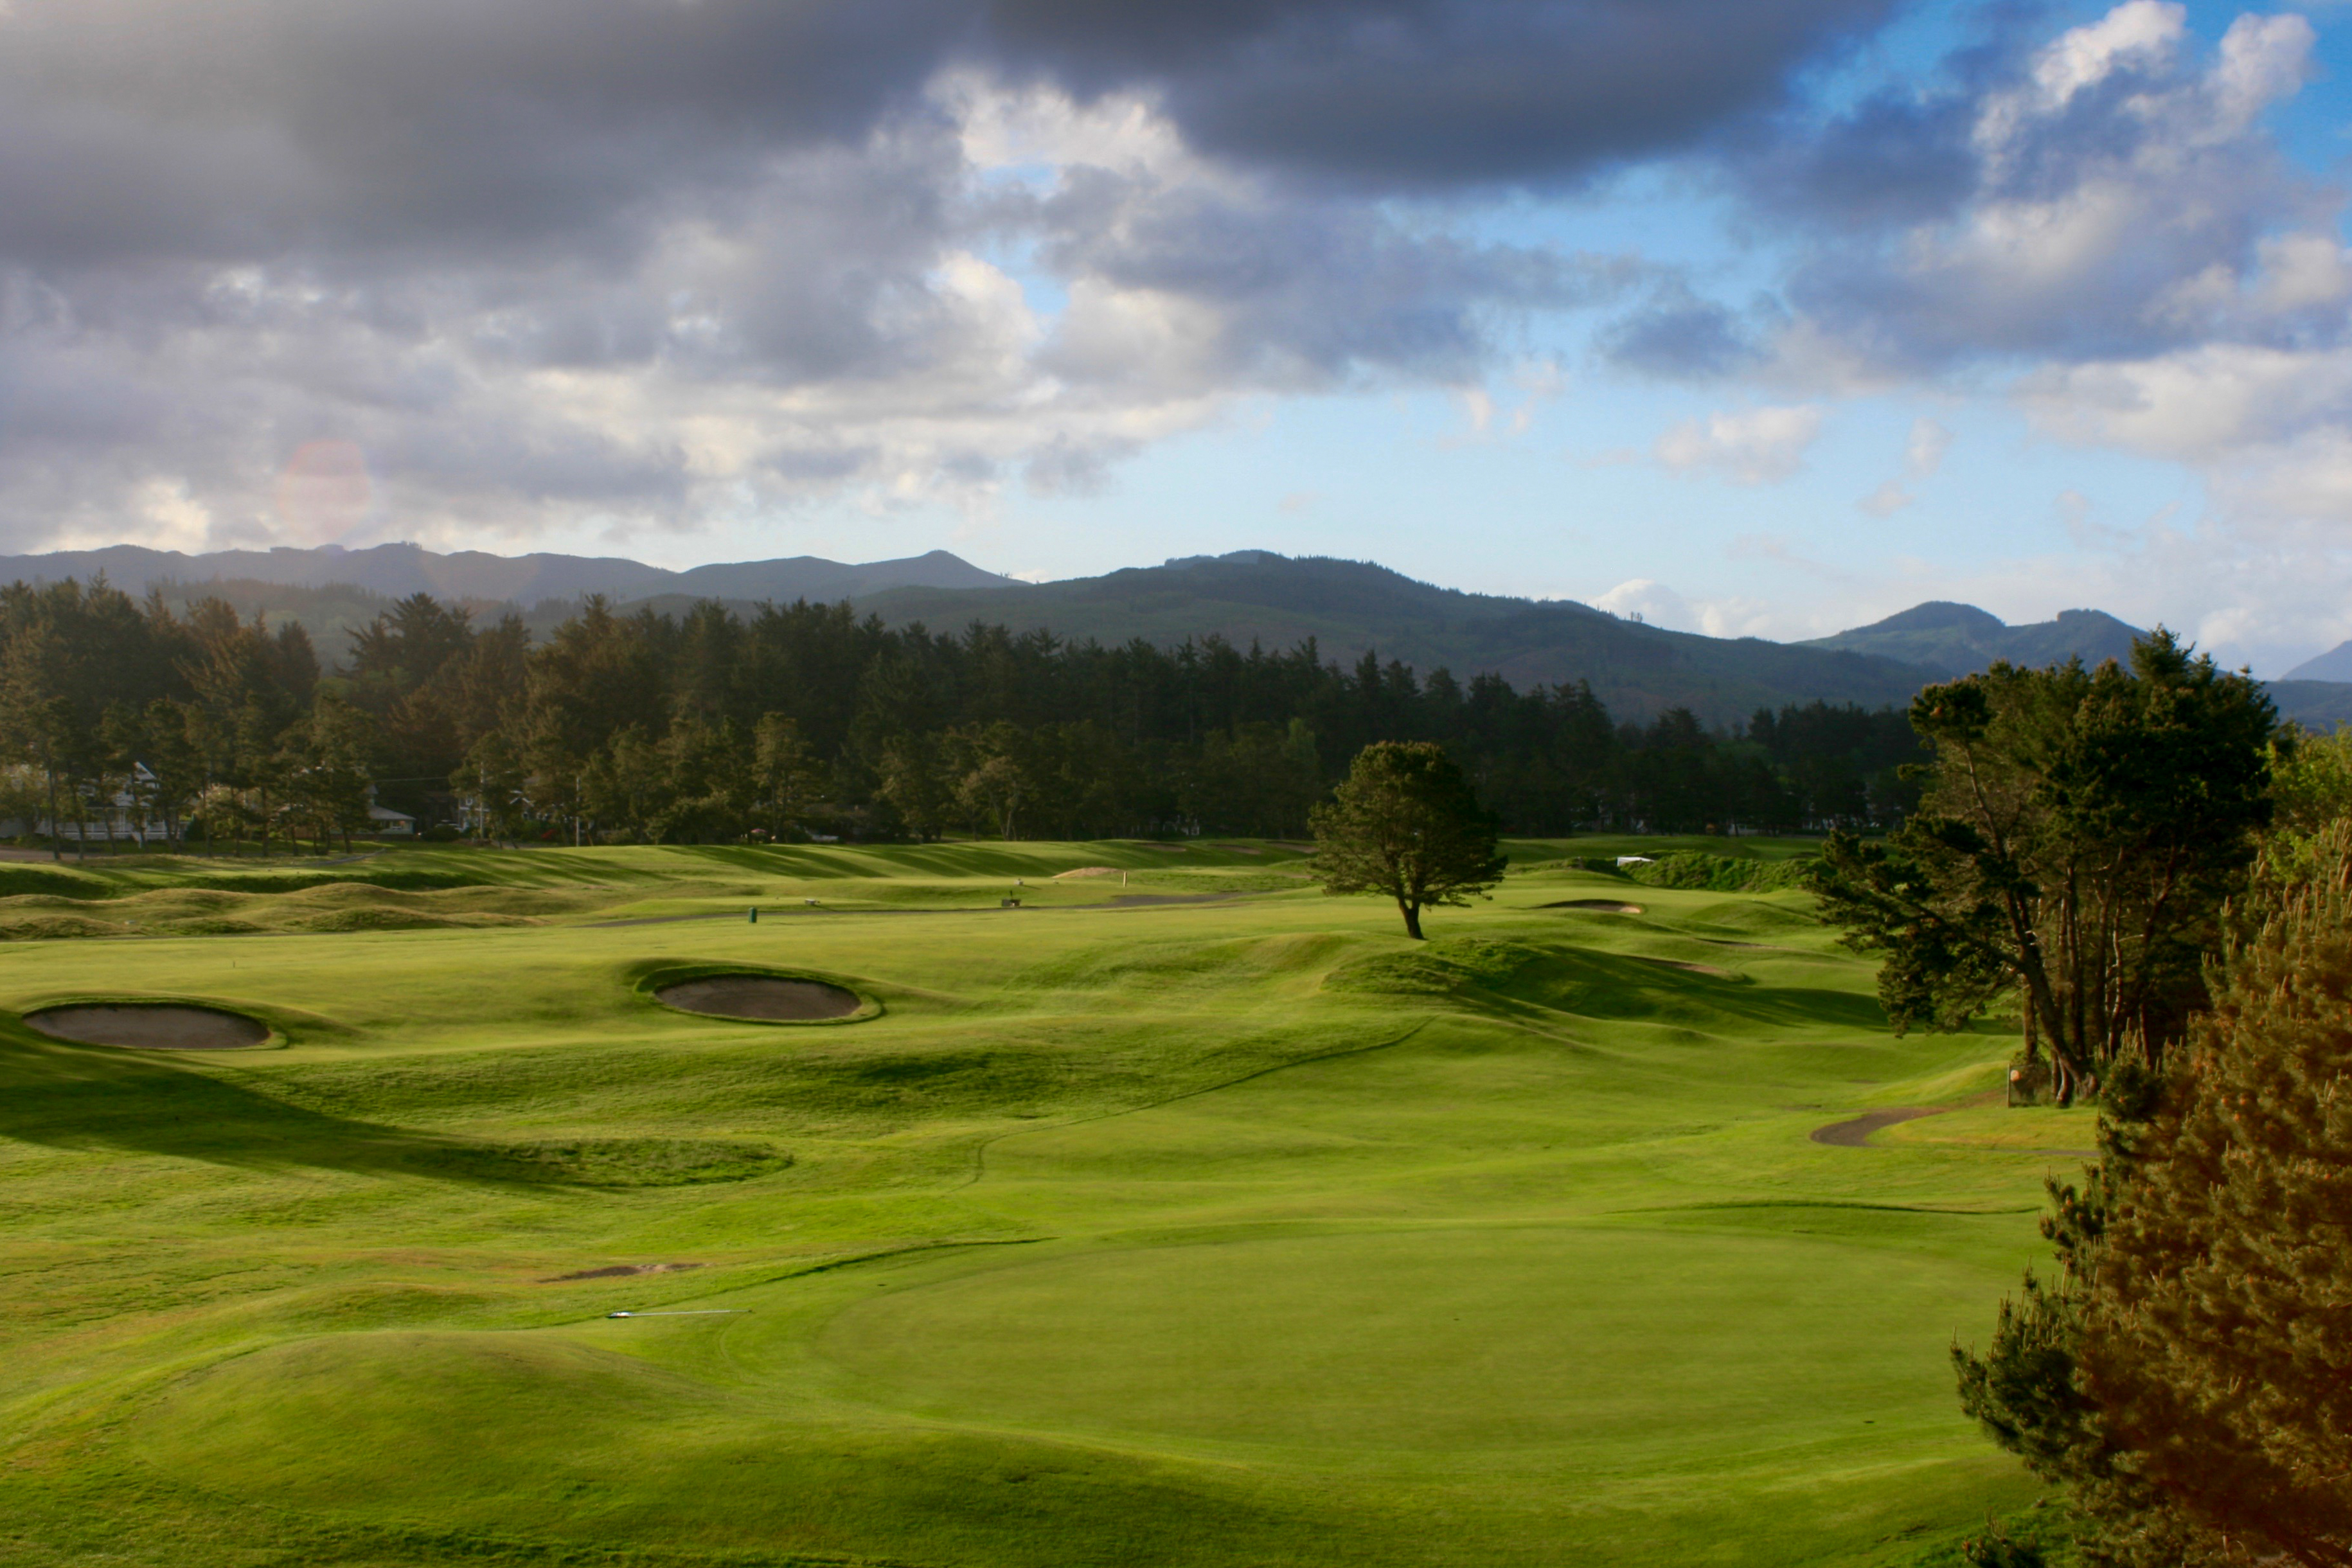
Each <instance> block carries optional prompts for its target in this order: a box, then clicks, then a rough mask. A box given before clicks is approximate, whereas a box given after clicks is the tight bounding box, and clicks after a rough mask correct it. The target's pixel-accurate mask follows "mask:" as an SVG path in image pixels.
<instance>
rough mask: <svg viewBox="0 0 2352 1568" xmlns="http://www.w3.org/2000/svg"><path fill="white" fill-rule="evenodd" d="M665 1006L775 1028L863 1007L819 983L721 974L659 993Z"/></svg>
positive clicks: (843, 1014) (846, 994)
mask: <svg viewBox="0 0 2352 1568" xmlns="http://www.w3.org/2000/svg"><path fill="white" fill-rule="evenodd" d="M654 994H655V995H656V997H658V998H659V999H660V1001H661V1004H662V1005H664V1006H666V1007H675V1008H677V1010H678V1011H679V1012H681V1013H706V1014H709V1016H712V1017H715V1018H758V1019H761V1020H762V1021H763V1022H770V1023H806V1022H809V1021H810V1020H813V1019H817V1018H846V1017H848V1016H850V1015H851V1014H852V1013H855V1012H856V1011H857V1009H858V1007H859V1006H860V1005H862V1004H860V1003H859V1001H858V999H857V994H856V992H854V991H845V990H843V989H842V988H841V987H840V986H838V985H827V984H824V982H823V981H819V980H782V979H778V978H776V977H774V976H772V975H766V974H719V975H713V976H711V977H710V978H709V979H707V980H686V981H680V982H679V983H678V984H676V985H665V986H663V987H662V988H661V989H660V990H659V991H656V992H655V993H654Z"/></svg>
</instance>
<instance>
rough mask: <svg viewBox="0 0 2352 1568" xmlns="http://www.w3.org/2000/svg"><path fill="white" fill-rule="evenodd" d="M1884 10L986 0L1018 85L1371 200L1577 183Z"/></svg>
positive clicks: (1710, 116)
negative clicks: (1094, 100)
mask: <svg viewBox="0 0 2352 1568" xmlns="http://www.w3.org/2000/svg"><path fill="white" fill-rule="evenodd" d="M1890 8H1891V6H1890V5H1889V4H1888V3H1887V0H1780V3H1776V4H1770V5H1759V4H1752V3H1751V4H1737V3H1734V4H1724V3H1722V0H1521V3H1518V4H1494V3H1485V4H1480V3H1470V0H1212V3H1207V4H1201V3H1192V0H1129V3H1127V4H1122V5H1097V4H1091V3H1089V0H997V3H996V4H995V5H992V8H991V18H990V19H991V23H992V27H991V35H990V36H991V37H992V40H993V43H994V47H996V48H997V49H998V50H1000V51H1001V52H1002V56H1003V58H1004V59H1005V60H1006V62H1007V63H1008V64H1009V65H1010V66H1012V67H1013V68H1016V69H1018V68H1034V69H1042V70H1045V71H1049V72H1052V73H1054V74H1055V75H1056V76H1057V77H1058V78H1059V79H1062V80H1064V81H1065V82H1066V83H1068V84H1070V85H1072V86H1074V87H1076V88H1077V89H1081V90H1103V89H1111V88H1118V87H1130V86H1135V85H1139V84H1144V85H1150V86H1154V87H1157V88H1159V89H1161V90H1162V91H1163V92H1164V93H1165V94H1166V102H1167V105H1168V108H1169V110H1170V112H1171V114H1172V115H1173V116H1174V118H1175V120H1176V121H1177V123H1179V124H1180V125H1181V126H1182V127H1183V129H1184V132H1185V133H1186V136H1187V138H1188V139H1189V140H1190V141H1191V142H1193V143H1194V144H1195V145H1197V146H1199V147H1201V148H1202V149H1204V150H1206V151H1209V152H1212V153H1219V154H1223V155H1224V156H1227V157H1230V158H1234V159H1236V160H1239V161H1242V162H1244V163H1250V164H1254V165H1258V166H1262V167H1270V168H1277V169H1283V170H1287V171H1293V172H1297V173H1301V174H1311V175H1318V176H1327V177H1333V178H1337V179H1339V180H1342V181H1345V182H1348V183H1349V184H1358V185H1362V186H1368V187H1372V188H1378V189H1433V188H1445V187H1450V186H1455V185H1460V184H1494V183H1506V182H1528V183H1534V184H1550V183H1553V182H1557V181H1560V180H1566V179H1574V178H1576V177H1578V176H1580V175H1582V174H1587V173H1589V172H1591V170H1593V169H1594V168H1596V167H1598V166H1600V165H1602V164H1604V163H1609V162H1611V161H1612V160H1618V159H1625V158H1632V157H1638V156H1643V155H1648V154H1654V153H1661V152H1665V151H1671V150H1674V149H1678V148H1682V147H1685V146H1688V145H1690V144H1692V143H1694V142H1697V141H1698V140H1700V139H1701V138H1702V137H1704V136H1705V135H1706V133H1707V132H1709V131H1711V130H1713V129H1715V128H1717V127H1718V126H1721V125H1722V124H1724V123H1725V122H1726V121H1727V120H1729V119H1731V118H1733V117H1735V116H1737V115H1739V114H1742V113H1744V112H1746V111H1748V110H1754V109H1757V108H1759V107H1761V106H1765V105H1769V104H1770V103H1773V102H1774V101H1776V100H1778V99H1779V98H1780V94H1781V92H1782V90H1783V89H1784V88H1785V87H1786V85H1787V82H1788V79H1789V77H1790V73H1791V71H1792V70H1793V69H1795V68H1797V67H1799V66H1801V65H1802V64H1804V63H1806V62H1807V61H1809V60H1811V59H1812V58H1815V57H1816V56H1817V55H1819V54H1820V53H1821V52H1822V49H1823V48H1824V47H1828V46H1830V45H1832V44H1833V43H1834V42H1836V41H1838V40H1839V39H1841V38H1843V37H1846V36H1848V35H1850V34H1852V33H1853V32H1855V31H1857V30H1859V29H1861V28H1864V27H1866V26H1871V25H1873V24H1874V23H1875V22H1876V21H1877V20H1879V19H1880V18H1881V17H1882V16H1884V15H1885V13H1886V12H1887V11H1888V10H1889V9H1890Z"/></svg>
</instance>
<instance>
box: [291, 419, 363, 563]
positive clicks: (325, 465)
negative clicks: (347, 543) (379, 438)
mask: <svg viewBox="0 0 2352 1568" xmlns="http://www.w3.org/2000/svg"><path fill="white" fill-rule="evenodd" d="M373 500H375V487H374V485H373V482H371V481H370V479H368V467H367V454H365V453H364V452H362V451H361V450H360V449H359V447H357V446H355V445H353V444H352V442H349V441H334V440H326V441H306V442H304V443H303V444H302V445H301V446H299V447H296V448H295V449H294V455H293V456H292V457H291V458H288V459H287V460H286V467H285V468H283V469H282V470H280V471H279V473H278V522H279V523H280V524H281V525H282V526H283V527H284V528H285V530H286V532H287V535H288V539H289V542H292V543H296V544H310V545H318V544H332V543H335V542H338V541H340V540H341V538H342V537H343V536H344V535H345V534H347V533H349V532H351V531H352V530H353V529H355V528H357V527H358V526H359V525H360V523H361V522H362V521H363V520H364V519H365V518H366V516H367V512H368V508H369V506H370V505H371V504H372V503H373Z"/></svg>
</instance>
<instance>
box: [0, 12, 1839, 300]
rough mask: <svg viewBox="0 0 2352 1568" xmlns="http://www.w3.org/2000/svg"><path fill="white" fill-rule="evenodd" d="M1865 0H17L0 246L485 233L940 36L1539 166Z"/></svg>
mask: <svg viewBox="0 0 2352 1568" xmlns="http://www.w3.org/2000/svg"><path fill="white" fill-rule="evenodd" d="M1885 4H1886V0H1791V3H1781V4H1774V5H1755V4H1752V3H1743V0H1286V3H1275V0H1262V3H1253V4H1242V3H1234V0H1228V3H1223V4H1219V3H1205V4H1198V3H1196V4H1184V5H1177V4H1172V3H1168V0H1131V3H1127V4H1120V5H1100V4H1094V3H1091V0H1089V3H1086V4H1079V3H1076V0H1000V3H998V4H995V5H986V4H983V3H982V0H854V3H852V0H834V3H827V4H797V5H780V4H776V3H774V0H500V3H499V4H496V5H483V4H480V3H479V0H400V3H398V4H394V3H391V0H204V3H194V0H19V3H18V4H17V5H15V6H13V7H12V8H11V10H10V11H9V13H8V14H7V16H6V18H5V21H0V37H5V47H0V254H6V255H10V256H15V257H17V258H25V259H29V260H35V261H39V262H47V263H57V262H66V263H71V262H76V261H85V260H89V259H93V258H107V257H121V256H126V255H133V256H135V255H152V254H193V255H203V256H210V257H215V258H226V257H241V256H243V257H249V256H257V255H268V254H275V253H278V252H283V251H289V250H301V251H315V250H318V249H320V248H325V249H330V250H331V249H334V248H337V247H344V246H362V247H370V248H386V249H392V250H395V251H396V250H404V249H432V248H436V247H499V246H501V245H506V244H511V243H516V242H530V241H533V240H539V239H544V238H546V237H551V236H556V237H562V238H563V239H564V240H565V241H566V243H570V244H578V243H581V236H582V235H583V232H588V233H593V234H596V235H598V236H600V237H601V241H602V243H605V244H610V245H614V246H620V247H626V245H627V244H628V243H629V242H630V240H631V239H632V237H633V236H634V235H635V234H636V233H637V232H638V226H640V225H641V224H642V223H643V222H644V221H645V220H646V216H648V214H649V213H651V212H657V211H659V210H661V209H663V208H665V207H667V206H671V205H676V204H677V203H679V202H680V201H682V200H685V199H688V198H689V197H691V196H692V195H695V194H697V193H700V192H704V191H708V190H711V189H714V188H715V189H719V190H729V189H735V188H740V186H741V184H743V183H744V182H747V181H749V180H751V179H753V178H754V177H756V175H757V174H758V172H759V171H760V169H761V167H762V166H763V165H764V163H765V162H766V160H767V159H768V158H769V157H771V156H772V155H773V154H774V153H777V152H778V151H780V150H784V149H792V148H799V147H805V146H809V145H812V144H815V143H820V142H835V143H838V144H845V145H854V144H856V143H857V142H860V141H862V140H863V139H864V138H865V137H866V135H867V134H868V133H869V132H871V131H872V130H873V128H874V127H875V126H876V125H877V123H878V122H879V121H880V120H881V119H882V118H883V117H884V116H886V115H887V114H888V113H890V112H891V111H893V110H903V109H906V108H907V107H908V105H909V104H910V103H911V102H912V101H913V100H914V99H915V96H916V95H917V94H918V92H919V89H920V88H921V87H922V86H923V84H924V83H925V82H926V81H927V80H928V79H930V78H931V77H932V76H933V74H934V73H935V72H936V71H937V70H938V69H940V68H941V67H942V66H944V65H947V64H951V63H954V62H956V61H959V60H967V61H968V60H979V61H985V62H988V63H991V64H993V65H995V66H998V67H1001V68H1004V69H1006V70H1008V71H1010V72H1012V73H1013V74H1015V75H1025V76H1045V77H1049V78H1053V79H1058V80H1061V81H1063V82H1065V83H1066V85H1069V86H1070V87H1072V88H1073V89H1076V90H1078V91H1080V92H1081V93H1095V92H1101V91H1107V90H1112V89H1150V90H1154V91H1157V92H1159V93H1161V94H1163V95H1164V100H1165V103H1166V105H1167V107H1168V109H1169V110H1170V112H1171V113H1172V114H1173V116H1174V117H1175V119H1176V121H1177V122H1178V123H1179V124H1180V125H1181V127H1182V129H1183V130H1184V132H1186V134H1187V136H1188V138H1189V139H1190V140H1192V142H1194V143H1195V144H1196V145H1198V146H1199V147H1201V148H1202V149H1203V150H1206V151H1208V152H1211V153H1218V154H1222V155H1224V156H1227V157H1230V158H1233V159H1235V160H1238V161H1239V162H1241V163H1244V164H1248V165H1252V166H1258V167H1265V168H1277V169H1286V170H1296V171H1302V172H1307V173H1310V174H1328V175H1338V176H1342V177H1345V178H1347V179H1349V180H1350V181H1353V182H1358V183H1361V184H1370V185H1375V186H1383V187H1389V186H1394V187H1401V188H1423V187H1429V186H1443V185H1446V184H1455V183H1465V182H1467V183H1487V182H1495V181H1511V180H1531V181H1538V182H1540V181H1549V180H1552V179H1556V178H1560V177H1566V176H1573V175H1575V174H1580V173H1582V172H1584V171H1586V170H1589V169H1590V168H1591V167H1593V166H1594V165H1595V164H1596V163H1601V162H1603V161H1605V160H1609V159H1612V158H1624V157H1633V156H1638V155H1642V154H1644V153H1654V152H1657V151H1660V150H1662V149H1665V148H1670V147H1675V146H1679V145H1683V144H1685V143H1686V142H1690V141H1691V140H1692V139H1693V138H1695V137H1696V136H1698V135H1700V134H1702V133H1703V132H1706V130H1707V129H1708V128H1709V127H1711V126H1715V125H1717V124H1719V123H1721V122H1722V121H1724V120H1725V119H1726V118H1727V116H1730V115H1733V114H1737V113H1739V112H1742V111H1744V110H1748V109H1751V108H1753V107H1755V106H1757V105H1759V104H1763V103H1768V102H1769V101H1771V100H1774V99H1775V98H1776V97H1777V96H1778V95H1779V93H1780V89H1781V88H1782V85H1783V84H1784V82H1785V80H1786V79H1787V78H1788V75H1789V73H1790V71H1791V70H1792V69H1793V68H1796V67H1797V66H1799V65H1801V64H1802V63H1803V62H1805V61H1806V60H1808V59H1809V58H1812V57H1813V56H1814V55H1815V54H1816V53H1817V52H1818V51H1820V50H1821V49H1822V47H1824V46H1825V45H1826V44H1828V43H1829V42H1831V41H1832V40H1834V39H1835V38H1837V37H1840V36H1842V35H1843V34H1844V33H1846V32H1848V31H1850V30H1852V29H1853V28H1855V27H1857V26H1864V25H1866V24H1867V23H1869V22H1870V21H1872V20H1874V18H1875V17H1876V16H1878V15H1879V14H1880V13H1881V12H1882V11H1883V10H1884V9H1885Z"/></svg>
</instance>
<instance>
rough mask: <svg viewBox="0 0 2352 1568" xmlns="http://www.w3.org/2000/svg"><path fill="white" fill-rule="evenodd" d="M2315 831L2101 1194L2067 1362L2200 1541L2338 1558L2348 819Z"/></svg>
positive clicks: (2351, 1134)
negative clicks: (2293, 878) (2101, 1209)
mask: <svg viewBox="0 0 2352 1568" xmlns="http://www.w3.org/2000/svg"><path fill="white" fill-rule="evenodd" d="M2321 847H2322V848H2323V850H2324V852H2325V858H2326V866H2327V869H2326V875H2325V876H2324V877H2323V878H2321V879H2317V880H2315V881H2313V882H2310V883H2306V884H2305V885H2303V886H2301V887H2298V888H2292V889H2279V890H2278V891H2277V892H2276V893H2275V894H2274V895H2273V897H2272V898H2271V899H2270V900H2267V907H2266V908H2264V909H2263V910H2260V911H2259V914H2258V917H2257V918H2258V920H2259V924H2258V925H2257V926H2256V928H2255V929H2254V931H2253V932H2252V935H2251V937H2249V938H2248V939H2247V940H2246V941H2244V942H2243V943H2242V945H2241V946H2239V947H2238V949H2237V951H2236V952H2233V953H2232V954H2231V956H2230V959H2229V961H2228V965H2227V980H2226V983H2225V984H2223V986H2222V987H2221V994H2219V995H2218V996H2217V997H2215V999H2214V1005H2213V1009H2212V1011H2211V1012H2210V1014H2208V1015H2206V1016H2203V1017H2202V1018H2200V1020H2199V1022H2198V1025H2197V1026H2196V1028H2195V1030H2194V1032H2193V1033H2192V1035H2191V1037H2190V1041H2189V1044H2190V1047H2191V1048H2190V1053H2189V1058H2188V1060H2187V1062H2186V1063H2185V1064H2184V1066H2183V1068H2182V1070H2181V1071H2180V1072H2179V1075H2178V1078H2177V1080H2176V1081H2175V1083H2174V1084H2173V1086H2172V1089H2171V1093H2170V1096H2169V1099H2170V1106H2169V1108H2168V1110H2167V1111H2166V1112H2165V1113H2164V1114H2162V1115H2160V1116H2158V1118H2157V1120H2156V1121H2155V1122H2154V1124H2153V1125H2152V1126H2151V1128H2150V1129H2149V1131H2148V1134H2147V1138H2146V1139H2145V1140H2144V1142H2143V1143H2142V1146H2141V1147H2140V1149H2139V1151H2138V1156H2137V1160H2136V1161H2135V1163H2134V1164H2133V1167H2132V1169H2131V1172H2130V1174H2129V1176H2128V1178H2127V1179H2126V1181H2125V1182H2124V1183H2123V1184H2122V1185H2121V1189H2120V1191H2119V1192H2118V1193H2117V1194H2116V1202H2115V1205H2114V1213H2113V1216H2112V1218H2111V1219H2110V1220H2109V1222H2108V1225H2107V1226H2106V1233H2105V1239H2104V1242H2103V1245H2102V1246H2101V1247H2100V1249H2099V1255H2098V1258H2097V1260H2096V1265H2095V1268H2094V1270H2093V1271H2092V1274H2091V1285H2092V1289H2091V1290H2090V1293H2089V1300H2088V1303H2087V1309H2086V1311H2085V1314H2084V1335H2083V1353H2082V1363H2083V1368H2084V1378H2083V1380H2082V1381H2083V1384H2084V1387H2085V1388H2086V1389H2087V1391H2088V1392H2089V1394H2091V1396H2092V1397H2093V1398H2095V1400H2096V1401H2097V1403H2098V1405H2099V1407H2100V1409H2101V1412H2102V1418H2103V1421H2104V1423H2105V1427H2106V1429H2107V1431H2108V1432H2109V1433H2110V1434H2111V1438H2110V1440H2111V1442H2112V1443H2113V1444H2114V1445H2115V1446H2116V1447H2117V1448H2119V1449H2120V1450H2122V1451H2123V1452H2125V1453H2127V1454H2128V1456H2129V1465H2128V1470H2129V1474H2130V1477H2131V1479H2132V1482H2133V1483H2134V1489H2136V1490H2138V1491H2142V1492H2145V1493H2146V1494H2148V1495H2150V1496H2152V1497H2153V1498H2154V1499H2155V1500H2157V1501H2158V1503H2159V1504H2160V1505H2161V1510H2162V1511H2164V1512H2168V1513H2172V1514H2177V1515H2179V1516H2180V1517H2181V1518H2182V1519H2183V1520H2185V1521H2188V1522H2189V1524H2190V1525H2191V1526H2193V1527H2194V1530H2195V1531H2196V1532H2197V1533H2198V1535H2199V1536H2200V1538H2201V1539H2203V1540H2204V1541H2205V1542H2206V1543H2207V1544H2208V1548H2209V1550H2217V1549H2220V1548H2221V1547H2223V1546H2224V1545H2225V1544H2227V1543H2238V1546H2239V1550H2238V1551H2237V1552H2235V1553H2233V1554H2232V1557H2233V1558H2234V1560H2236V1561H2248V1560H2252V1559H2259V1558H2261V1557H2264V1556H2269V1555H2273V1554H2284V1556H2286V1557H2288V1558H2291V1559H2293V1560H2294V1561H2295V1562H2297V1563H2305V1564H2310V1565H2311V1568H2322V1565H2329V1568H2336V1565H2341V1564H2346V1563H2352V825H2346V824H2342V823H2339V824H2338V826H2336V827H2335V828H2333V829H2332V830H2329V831H2328V832H2327V833H2326V835H2325V836H2324V839H2323V843H2322V846H2321ZM2103 1495H2104V1494H2100V1495H2095V1498H2094V1501H2095V1502H2097V1501H2099V1500H2101V1498H2102V1496H2103ZM2143 1511H2144V1510H2143ZM2102 1522H2103V1524H2104V1525H2105V1527H2106V1530H2107V1531H2108V1532H2109V1533H2118V1531H2117V1528H2116V1527H2117V1526H2118V1525H2119V1524H2127V1523H2128V1522H2129V1521H2128V1519H2127V1518H2126V1519H2124V1520H2116V1519H2104V1520H2103V1521H2102ZM2162 1549H2163V1550H2166V1551H2169V1550H2170V1549H2171V1543H2170V1542H2165V1543H2164V1546H2163V1548H2162ZM2140 1560H2143V1561H2149V1562H2153V1561H2155V1558H2154V1557H2153V1556H2151V1555H2148V1554H2146V1553H2143V1554H2141V1558H2140ZM2214 1560H2215V1561H2224V1560H2231V1558H2225V1557H2222V1556H2218V1555H2217V1556H2216V1557H2215V1558H2214Z"/></svg>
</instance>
